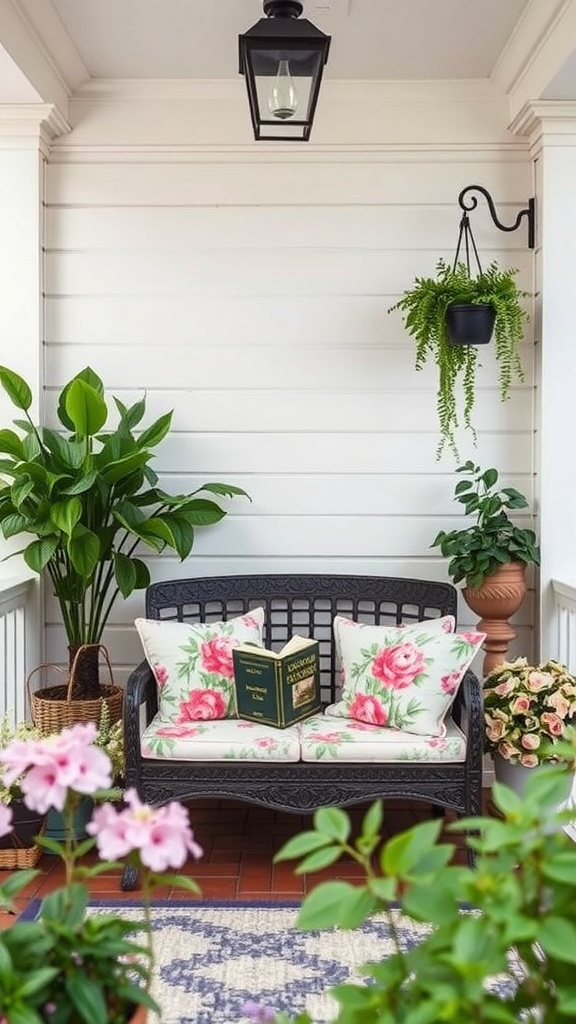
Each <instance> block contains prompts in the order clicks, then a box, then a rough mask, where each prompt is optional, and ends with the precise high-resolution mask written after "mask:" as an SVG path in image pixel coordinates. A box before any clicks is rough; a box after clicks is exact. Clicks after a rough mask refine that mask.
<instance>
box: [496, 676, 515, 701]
mask: <svg viewBox="0 0 576 1024" xmlns="http://www.w3.org/2000/svg"><path fill="white" fill-rule="evenodd" d="M513 689H514V680H512V679H505V680H504V682H502V683H498V686H495V687H494V693H497V694H498V696H499V697H507V696H508V694H509V693H512V691H513Z"/></svg>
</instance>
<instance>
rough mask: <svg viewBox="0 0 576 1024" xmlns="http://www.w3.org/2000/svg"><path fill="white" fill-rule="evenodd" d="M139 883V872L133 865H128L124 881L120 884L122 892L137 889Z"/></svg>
mask: <svg viewBox="0 0 576 1024" xmlns="http://www.w3.org/2000/svg"><path fill="white" fill-rule="evenodd" d="M137 881H138V871H137V870H136V868H134V867H132V865H131V864H126V865H125V867H124V870H123V872H122V881H121V882H120V888H121V890H122V892H130V890H131V889H135V888H136V882H137Z"/></svg>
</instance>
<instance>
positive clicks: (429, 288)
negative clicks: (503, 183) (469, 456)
mask: <svg viewBox="0 0 576 1024" xmlns="http://www.w3.org/2000/svg"><path fill="white" fill-rule="evenodd" d="M436 272H437V273H436V277H435V278H431V277H417V278H415V281H414V285H413V287H412V288H410V289H408V290H407V291H405V292H404V294H403V295H402V296H401V298H400V299H399V300H398V302H396V303H395V304H394V305H393V306H391V307H390V309H389V310H388V312H389V313H391V312H392V311H393V310H400V312H401V313H402V314H403V317H404V326H405V327H406V330H407V331H408V333H409V334H410V335H411V336H412V337H413V338H414V340H415V342H416V352H415V368H416V370H421V369H423V367H424V366H425V365H426V362H427V361H428V359H432V360H433V361H434V362H435V364H436V366H437V368H438V395H437V401H436V409H437V413H438V421H439V428H440V442H439V444H438V448H437V452H436V458H437V459H439V458H440V456H441V455H442V452H443V450H444V448H445V447H446V446H447V447H448V448H450V450H451V451H452V453H453V454H454V456H455V457H456V459H459V458H460V456H459V453H458V447H457V444H456V431H457V430H458V427H459V415H458V408H459V405H460V404H461V405H462V423H463V426H464V427H465V428H466V429H467V430H470V431H471V432H472V435H473V438H474V444H476V431H475V429H474V426H473V422H472V416H473V412H474V405H475V399H476V384H475V380H476V368H477V366H479V365H480V364H479V362H478V350H477V348H476V347H474V346H472V345H451V344H450V342H449V341H448V336H447V333H446V320H445V318H446V310H447V308H448V306H450V305H452V304H453V303H489V304H490V305H492V306H493V308H494V310H495V313H496V320H495V324H494V342H495V353H496V361H497V365H498V384H499V390H500V398H501V400H502V401H503V402H504V401H506V399H507V398H509V396H510V388H511V386H512V383H513V381H514V380H518V381H520V382H522V381H523V380H524V370H523V367H522V361H521V359H520V354H519V351H518V345H519V343H520V342H521V341H522V338H523V336H524V326H525V323H526V321H527V320H528V319H529V316H528V313H527V311H526V310H525V309H524V308H523V306H522V305H521V300H522V299H523V298H527V297H528V292H524V291H521V290H520V289H519V288H518V287H517V285H516V282H515V280H514V278H515V275H516V274H517V273H518V271H517V270H515V269H511V268H510V269H507V270H500V269H499V267H498V265H497V264H496V263H491V264H490V266H489V267H487V269H486V270H484V271H483V272H481V273H480V274H478V276H477V277H471V276H470V274H469V272H468V269H467V267H466V265H465V264H464V263H458V264H457V266H456V267H455V268H452V267H451V266H449V265H448V264H447V263H446V262H445V261H444V260H442V259H440V260H439V261H438V263H437V265H436ZM459 384H461V387H462V394H461V402H459V400H458V399H459V397H460V396H459V395H458V386H459Z"/></svg>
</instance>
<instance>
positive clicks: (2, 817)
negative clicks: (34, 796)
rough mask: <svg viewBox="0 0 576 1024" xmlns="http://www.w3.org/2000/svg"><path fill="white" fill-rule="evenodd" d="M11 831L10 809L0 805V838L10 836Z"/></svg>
mask: <svg viewBox="0 0 576 1024" xmlns="http://www.w3.org/2000/svg"><path fill="white" fill-rule="evenodd" d="M11 831H12V808H11V807H6V806H5V804H0V836H7V835H10V832H11Z"/></svg>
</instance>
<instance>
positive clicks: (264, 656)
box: [232, 634, 321, 729]
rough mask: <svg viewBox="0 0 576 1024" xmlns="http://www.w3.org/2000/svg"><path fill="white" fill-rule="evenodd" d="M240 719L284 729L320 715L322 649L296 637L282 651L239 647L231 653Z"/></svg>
mask: <svg viewBox="0 0 576 1024" xmlns="http://www.w3.org/2000/svg"><path fill="white" fill-rule="evenodd" d="M232 656H233V658H234V681H235V685H236V703H237V706H238V717H239V718H245V719H248V720H249V721H252V722H262V723H263V724H265V725H275V726H277V727H278V728H280V729H285V728H286V726H287V725H292V724H293V723H294V722H299V721H300V720H301V719H302V718H308V717H309V716H310V715H313V714H315V713H316V712H317V711H320V706H321V705H320V648H319V644H318V641H317V640H310V638H309V637H304V636H298V635H297V634H294V636H292V637H291V638H290V640H288V642H287V643H286V644H284V647H283V648H282V649H281V650H280V651H269V650H268V649H267V648H265V647H257V646H256V645H255V644H240V646H238V647H235V648H234V649H233V651H232Z"/></svg>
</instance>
